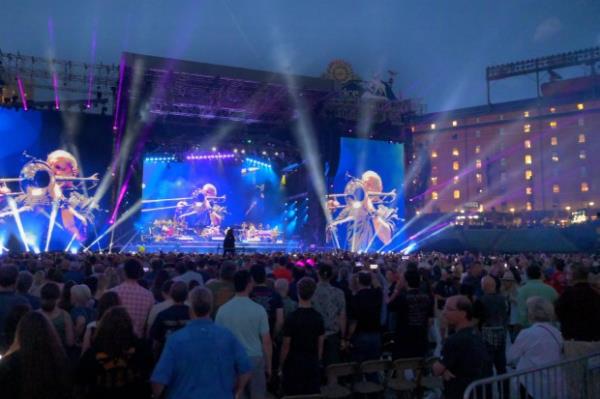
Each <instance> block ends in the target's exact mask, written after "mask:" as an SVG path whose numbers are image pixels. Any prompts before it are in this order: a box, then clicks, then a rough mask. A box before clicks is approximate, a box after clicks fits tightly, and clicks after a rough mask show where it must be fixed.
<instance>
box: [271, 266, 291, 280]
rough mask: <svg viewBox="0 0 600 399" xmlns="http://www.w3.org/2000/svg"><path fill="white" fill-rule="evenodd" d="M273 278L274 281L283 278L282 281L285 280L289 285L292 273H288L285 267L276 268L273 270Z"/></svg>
mask: <svg viewBox="0 0 600 399" xmlns="http://www.w3.org/2000/svg"><path fill="white" fill-rule="evenodd" d="M273 276H274V277H275V278H276V279H279V278H283V279H286V280H287V281H288V282H290V283H291V282H292V272H291V271H289V270H288V269H287V268H285V267H277V268H275V270H273Z"/></svg>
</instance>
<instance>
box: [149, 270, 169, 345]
mask: <svg viewBox="0 0 600 399" xmlns="http://www.w3.org/2000/svg"><path fill="white" fill-rule="evenodd" d="M173 283H174V281H173V280H171V279H169V280H166V281H165V282H164V283H163V285H162V288H161V300H160V302H158V303H156V304H154V305H153V306H152V309H150V313H149V314H148V321H147V323H146V334H147V335H149V334H150V327H152V325H153V324H154V320H156V316H158V314H159V313H160V312H162V311H163V310H165V309H167V308H169V307H171V306H172V305H173V299H172V298H171V287H172V286H173Z"/></svg>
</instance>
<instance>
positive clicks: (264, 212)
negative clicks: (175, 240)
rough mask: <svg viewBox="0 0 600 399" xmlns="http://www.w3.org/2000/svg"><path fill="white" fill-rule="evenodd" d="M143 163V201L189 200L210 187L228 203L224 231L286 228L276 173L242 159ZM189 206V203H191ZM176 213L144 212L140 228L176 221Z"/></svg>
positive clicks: (224, 203) (224, 202) (148, 205)
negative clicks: (242, 226) (248, 225)
mask: <svg viewBox="0 0 600 399" xmlns="http://www.w3.org/2000/svg"><path fill="white" fill-rule="evenodd" d="M149 158H152V155H150V154H148V155H147V156H146V160H145V161H144V176H143V186H142V187H143V188H142V199H143V200H155V199H167V198H182V197H189V196H190V195H191V194H192V192H193V191H194V190H196V189H198V188H201V187H202V186H204V185H205V184H207V183H210V184H212V185H214V186H215V187H216V188H217V196H223V195H224V196H225V197H226V199H225V200H224V201H223V202H220V203H219V205H221V206H224V207H226V210H227V212H226V214H225V218H224V219H223V222H222V223H221V226H222V227H225V228H226V227H231V226H236V225H240V224H241V223H242V222H251V223H254V224H255V225H257V226H258V224H262V225H263V227H265V228H266V227H267V225H269V227H270V228H273V227H275V226H278V228H279V230H280V231H282V227H283V225H282V224H283V219H284V213H283V210H284V208H283V204H282V199H283V198H284V193H283V187H282V186H281V185H280V179H279V177H278V176H277V174H276V172H275V171H274V170H273V169H270V168H266V167H264V166H260V165H259V166H257V165H256V164H252V163H250V162H249V161H247V160H245V159H243V158H233V159H218V160H217V159H213V160H206V159H205V160H195V161H174V162H154V161H148V159H149ZM188 202H190V201H188ZM176 204H177V201H171V202H161V203H152V204H145V205H144V207H143V208H144V209H149V208H153V207H154V208H156V207H166V206H169V205H176ZM173 217H174V209H167V210H163V211H154V212H142V214H141V220H140V223H139V225H140V227H142V228H146V227H148V226H149V225H150V224H151V223H152V222H153V221H154V220H157V219H173Z"/></svg>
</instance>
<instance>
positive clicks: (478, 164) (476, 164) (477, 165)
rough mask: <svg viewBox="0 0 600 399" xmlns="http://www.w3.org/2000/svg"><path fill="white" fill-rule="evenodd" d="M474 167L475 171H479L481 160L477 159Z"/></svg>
mask: <svg viewBox="0 0 600 399" xmlns="http://www.w3.org/2000/svg"><path fill="white" fill-rule="evenodd" d="M475 167H476V168H477V169H481V159H477V160H476V161H475Z"/></svg>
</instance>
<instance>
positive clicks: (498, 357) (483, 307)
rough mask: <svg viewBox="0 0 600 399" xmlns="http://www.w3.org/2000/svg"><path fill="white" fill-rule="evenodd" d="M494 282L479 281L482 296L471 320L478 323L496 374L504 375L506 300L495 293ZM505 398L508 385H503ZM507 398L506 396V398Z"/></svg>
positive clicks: (477, 301) (492, 280) (474, 308)
mask: <svg viewBox="0 0 600 399" xmlns="http://www.w3.org/2000/svg"><path fill="white" fill-rule="evenodd" d="M496 287H497V285H496V281H495V280H494V278H492V277H491V276H485V277H484V278H482V279H481V288H482V291H483V295H482V296H481V297H480V298H479V299H477V300H476V301H475V303H474V304H473V318H474V319H476V320H477V321H478V325H479V330H480V331H481V338H482V339H483V342H485V345H486V346H487V349H488V353H489V354H490V357H491V359H492V362H493V364H494V367H495V369H496V374H497V375H500V374H504V373H506V334H507V324H508V304H507V298H506V297H505V296H504V295H502V294H499V293H497V292H496ZM502 388H503V394H502V396H503V397H505V396H506V395H508V394H509V391H508V388H509V387H508V385H507V384H505V385H503V387H502ZM506 397H508V396H506Z"/></svg>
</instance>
